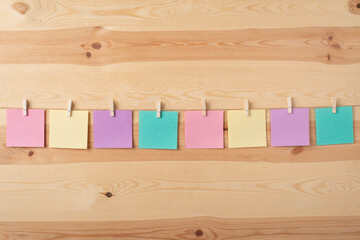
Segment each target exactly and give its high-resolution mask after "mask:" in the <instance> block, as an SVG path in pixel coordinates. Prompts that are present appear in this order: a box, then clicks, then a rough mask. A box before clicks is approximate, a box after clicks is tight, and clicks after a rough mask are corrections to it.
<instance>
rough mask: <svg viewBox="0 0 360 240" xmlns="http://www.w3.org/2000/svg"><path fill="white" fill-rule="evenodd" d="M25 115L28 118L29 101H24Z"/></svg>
mask: <svg viewBox="0 0 360 240" xmlns="http://www.w3.org/2000/svg"><path fill="white" fill-rule="evenodd" d="M23 115H24V116H27V115H28V101H27V99H26V98H25V99H23Z"/></svg>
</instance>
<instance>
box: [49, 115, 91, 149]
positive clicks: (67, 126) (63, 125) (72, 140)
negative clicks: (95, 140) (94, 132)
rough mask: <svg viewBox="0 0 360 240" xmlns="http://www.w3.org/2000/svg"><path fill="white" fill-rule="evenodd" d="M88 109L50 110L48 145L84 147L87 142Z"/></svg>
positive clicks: (55, 146) (53, 146)
mask: <svg viewBox="0 0 360 240" xmlns="http://www.w3.org/2000/svg"><path fill="white" fill-rule="evenodd" d="M88 121H89V112H88V111H72V112H71V117H68V116H67V111H66V110H50V136H49V137H50V147H51V148H79V149H86V148H87V144H88Z"/></svg>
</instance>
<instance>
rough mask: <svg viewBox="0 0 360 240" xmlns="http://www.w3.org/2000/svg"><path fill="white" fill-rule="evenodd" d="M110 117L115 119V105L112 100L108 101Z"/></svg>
mask: <svg viewBox="0 0 360 240" xmlns="http://www.w3.org/2000/svg"><path fill="white" fill-rule="evenodd" d="M110 116H111V117H115V104H114V100H111V101H110Z"/></svg>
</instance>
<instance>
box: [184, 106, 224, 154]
mask: <svg viewBox="0 0 360 240" xmlns="http://www.w3.org/2000/svg"><path fill="white" fill-rule="evenodd" d="M223 134H224V112H223V111H207V114H206V116H203V115H202V113H201V111H187V112H185V147H186V148H224V136H223Z"/></svg>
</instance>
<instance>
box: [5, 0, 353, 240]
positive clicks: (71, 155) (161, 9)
mask: <svg viewBox="0 0 360 240" xmlns="http://www.w3.org/2000/svg"><path fill="white" fill-rule="evenodd" d="M0 19H1V21H0V107H1V109H0V164H1V165H0V239H62V240H63V239H65V240H69V239H94V238H99V239H299V240H300V239H301V240H303V239H341V240H344V239H354V240H355V239H360V77H359V76H360V27H359V26H360V1H359V0H317V1H314V0H223V1H217V0H193V1H191V0H181V1H180V0H152V1H149V0H122V1H120V0H119V1H117V0H18V1H13V0H2V1H0ZM287 96H292V97H293V103H294V106H295V107H311V108H312V109H311V124H310V126H311V146H309V147H274V148H272V147H266V148H244V149H227V148H225V149H221V150H214V149H184V121H183V120H184V114H183V110H187V109H199V108H200V99H201V98H206V99H207V100H208V108H209V109H225V110H226V109H241V108H242V106H243V100H244V99H250V101H251V108H266V109H270V108H283V107H285V106H286V97H287ZM333 96H336V97H337V98H338V105H343V106H347V105H352V106H354V124H355V125H354V127H355V130H354V131H355V144H345V145H333V146H316V145H315V129H314V127H315V122H314V110H313V108H314V107H327V106H330V97H333ZM23 98H28V99H29V102H30V107H31V108H45V109H65V108H66V104H67V100H68V99H72V100H73V101H74V103H75V104H74V108H75V109H87V110H93V109H107V108H108V107H109V100H110V99H115V100H116V103H117V108H118V109H133V110H135V111H134V145H135V149H113V150H105V149H97V150H94V149H93V148H92V130H91V129H92V126H90V127H89V129H90V130H89V131H90V139H89V143H90V149H89V150H67V149H49V148H44V149H35V148H31V149H29V148H6V147H5V141H6V139H5V133H6V114H5V109H6V108H20V107H21V101H22V99H23ZM159 99H161V100H162V101H163V103H164V109H165V110H166V109H168V110H179V111H180V126H179V128H180V129H179V135H180V136H179V150H177V151H171V150H145V149H137V139H138V137H137V135H138V110H141V109H154V108H155V102H156V100H159ZM268 119H269V116H268ZM91 124H92V121H91ZM47 129H48V126H47ZM226 130H227V129H226V123H225V142H226V137H227V131H226ZM269 132H270V125H269V121H268V135H269ZM268 143H270V139H268ZM226 145H227V143H226Z"/></svg>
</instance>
